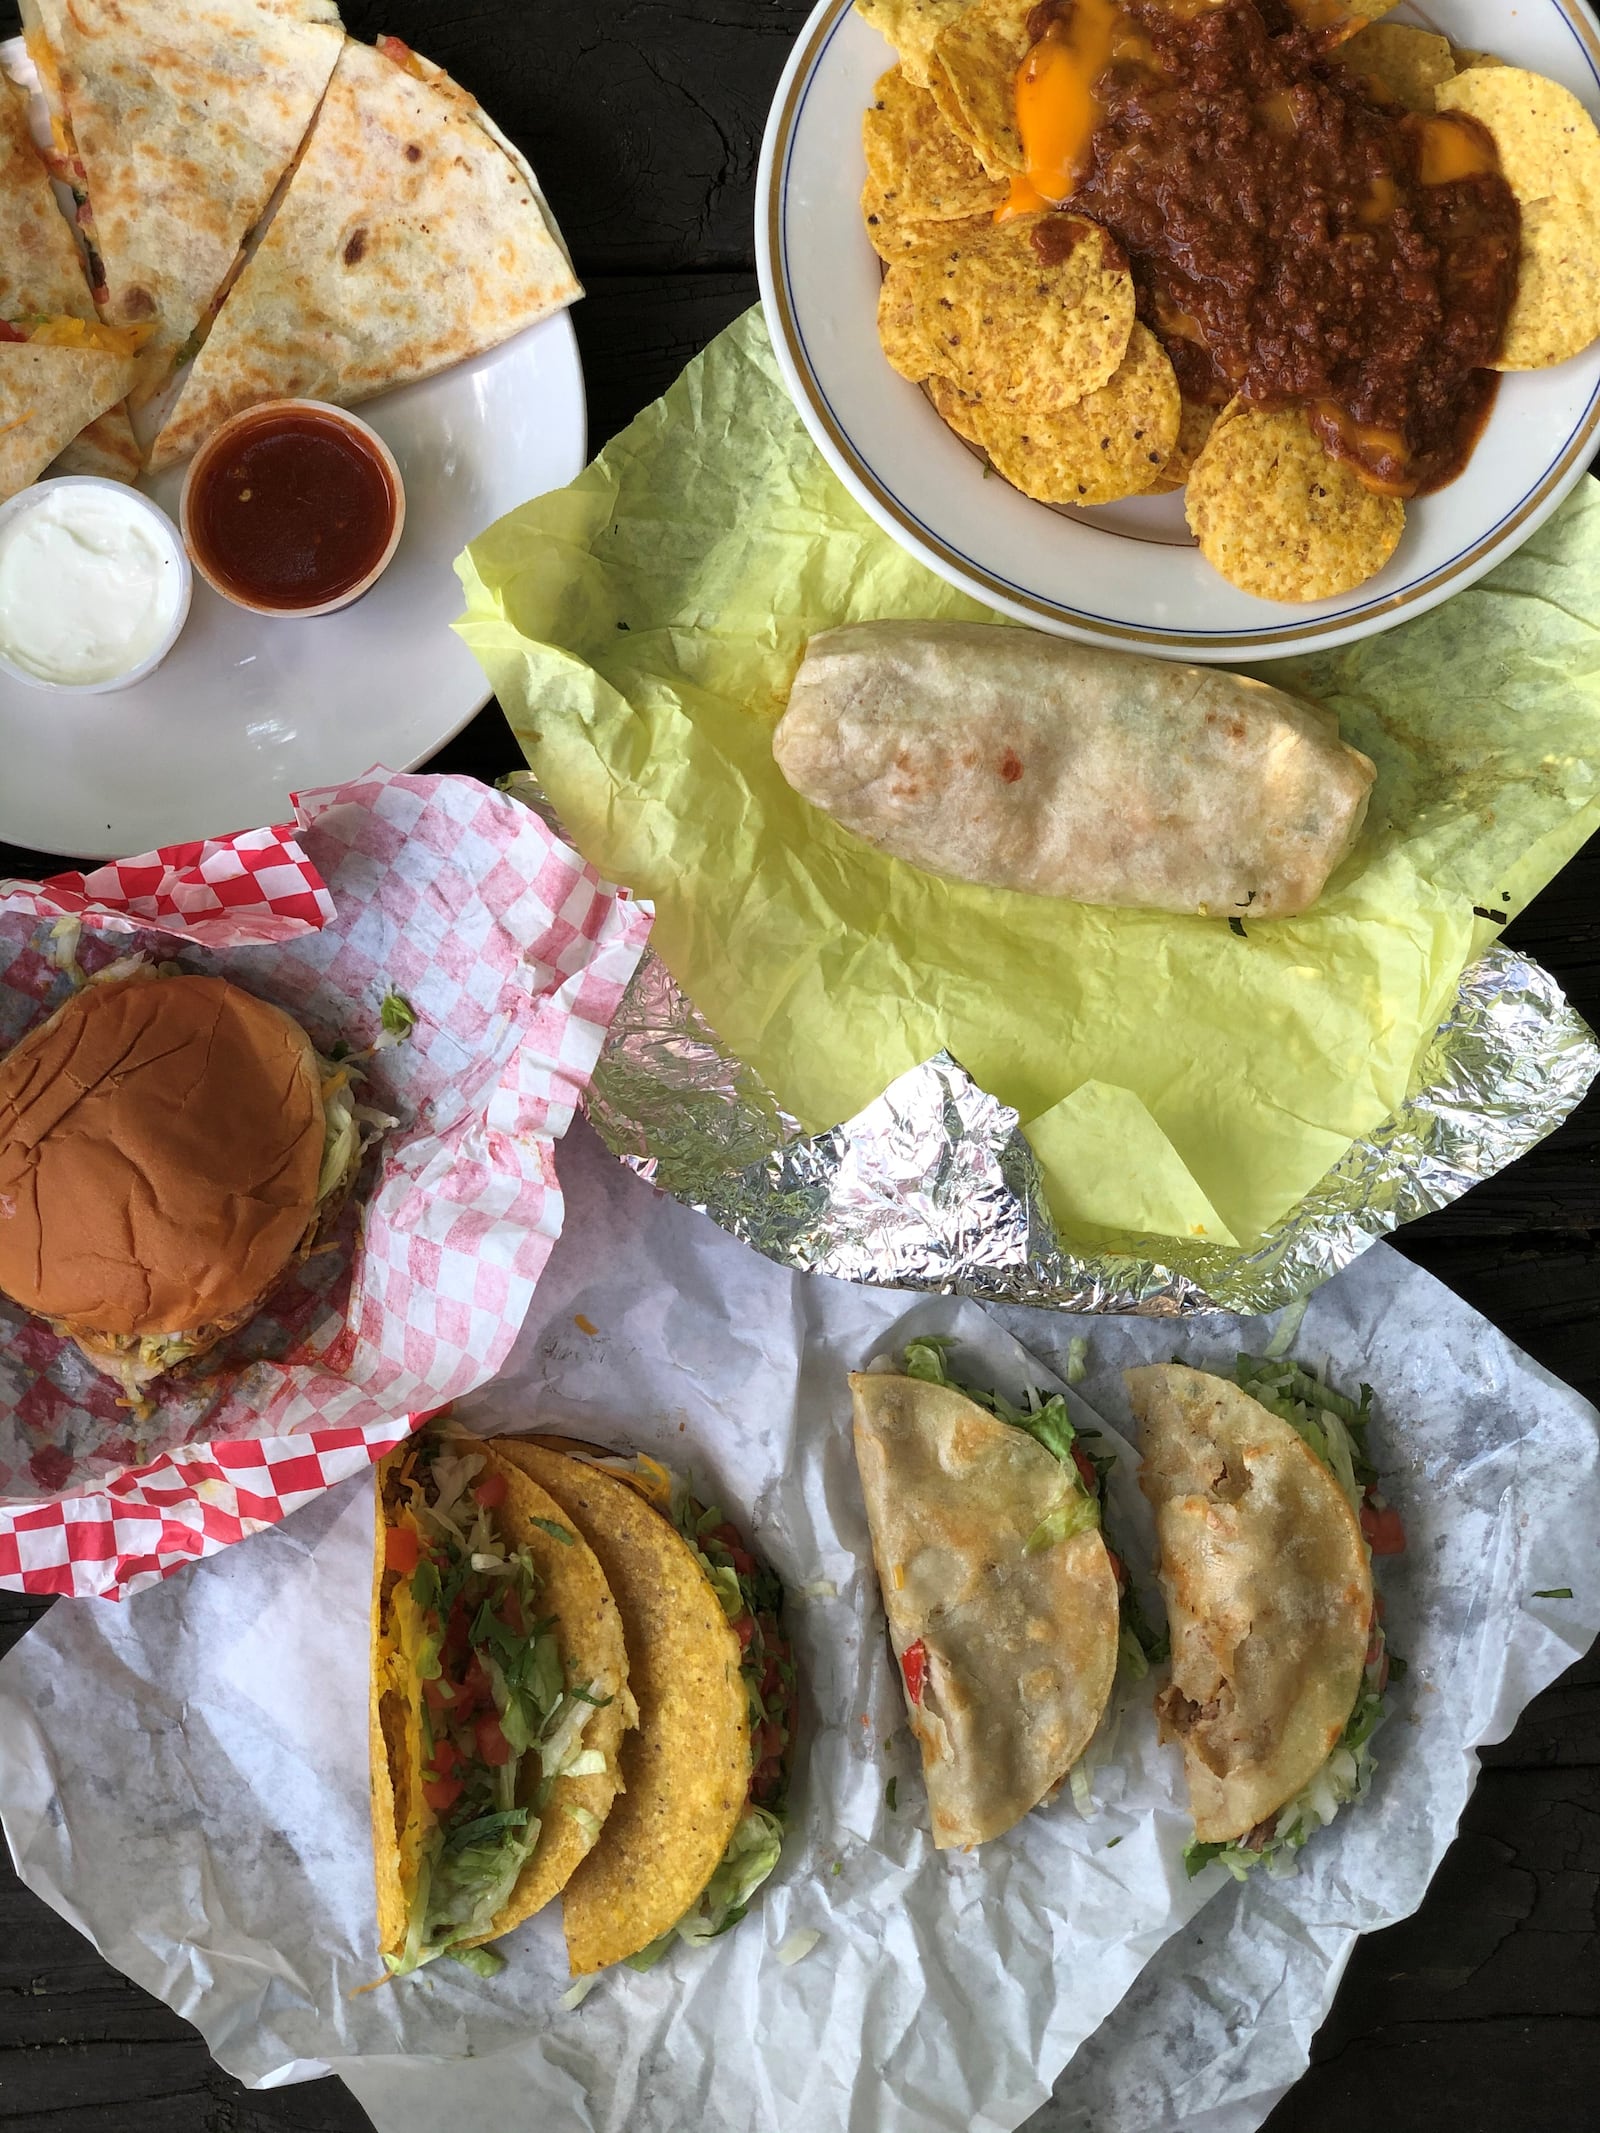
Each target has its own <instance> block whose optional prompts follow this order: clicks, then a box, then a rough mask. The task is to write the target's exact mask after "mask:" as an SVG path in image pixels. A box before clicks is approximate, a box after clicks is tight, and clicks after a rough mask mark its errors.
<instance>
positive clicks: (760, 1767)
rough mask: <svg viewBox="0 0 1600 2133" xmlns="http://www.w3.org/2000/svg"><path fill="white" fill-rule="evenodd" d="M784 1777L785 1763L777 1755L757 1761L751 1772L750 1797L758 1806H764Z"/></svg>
mask: <svg viewBox="0 0 1600 2133" xmlns="http://www.w3.org/2000/svg"><path fill="white" fill-rule="evenodd" d="M782 1777H783V1765H782V1764H781V1763H780V1762H779V1761H778V1759H777V1757H776V1756H772V1757H769V1758H768V1760H767V1761H765V1762H761V1763H757V1765H756V1767H755V1768H754V1770H752V1771H751V1773H750V1797H751V1799H752V1800H754V1801H755V1803H756V1805H757V1806H758V1807H760V1806H763V1805H764V1804H765V1803H766V1802H767V1801H768V1800H769V1799H771V1798H772V1796H773V1794H774V1793H776V1791H777V1789H778V1785H779V1782H780V1781H781V1779H782Z"/></svg>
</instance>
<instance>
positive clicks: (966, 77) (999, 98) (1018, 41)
mask: <svg viewBox="0 0 1600 2133" xmlns="http://www.w3.org/2000/svg"><path fill="white" fill-rule="evenodd" d="M1036 5H1037V0H973V4H972V6H970V7H968V8H965V9H963V10H962V12H961V14H959V15H958V16H957V17H956V19H955V20H954V21H953V22H952V23H950V25H949V26H948V28H946V29H944V30H943V31H941V32H940V35H939V38H938V40H937V42H936V43H935V45H934V48H933V58H932V62H931V64H930V67H929V76H928V86H929V88H930V90H931V92H932V94H933V96H934V98H935V99H936V101H937V102H938V105H939V108H940V110H941V111H943V112H944V114H945V117H946V118H947V119H948V120H949V122H950V123H951V124H952V125H953V126H954V128H955V130H956V132H957V133H959V134H960V135H962V137H963V138H964V139H966V140H970V141H971V143H972V145H973V148H974V149H975V151H976V153H977V157H978V160H979V162H980V163H981V164H982V165H983V167H984V169H985V170H986V171H987V172H988V173H989V175H990V177H991V178H1010V177H1012V176H1014V175H1016V174H1017V173H1019V172H1021V171H1022V170H1024V169H1025V168H1026V167H1027V160H1028V159H1027V155H1026V153H1025V152H1024V150H1023V146H1022V135H1021V134H1020V133H1019V132H1018V131H1017V92H1016V81H1017V69H1018V68H1019V67H1020V66H1021V65H1022V62H1023V61H1024V60H1025V59H1026V58H1027V56H1028V53H1029V52H1030V50H1031V49H1032V46H1033V39H1032V38H1031V37H1030V36H1029V35H1028V18H1029V16H1030V15H1031V14H1032V13H1033V12H1034V9H1035V7H1036Z"/></svg>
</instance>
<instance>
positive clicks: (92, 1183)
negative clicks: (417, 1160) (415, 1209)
mask: <svg viewBox="0 0 1600 2133" xmlns="http://www.w3.org/2000/svg"><path fill="white" fill-rule="evenodd" d="M350 1079H351V1076H350V1070H349V1069H348V1068H346V1067H337V1066H335V1065H333V1064H332V1063H331V1062H330V1061H328V1060H325V1059H322V1058H320V1057H319V1056H318V1054H317V1052H316V1050H315V1048H314V1046H313V1045H312V1042H311V1039H310V1038H309V1037H308V1036H307V1035H306V1033H305V1031H304V1030H303V1029H301V1027H300V1026H299V1024H298V1023H297V1022H295V1021H294V1020H293V1019H292V1018H291V1017H290V1016H288V1015H286V1014H284V1013H283V1012H282V1011H281V1009H279V1008H276V1007H273V1006H270V1005H269V1004H268V1003H267V1002H266V1001H265V1000H258V999H257V998H256V997H255V996H254V994H252V993H247V992H243V991H241V990H240V988H239V987H238V986H236V985H230V984H229V983H228V982H227V981H226V979H223V978H213V977H159V976H158V975H157V973H156V971H155V969H154V967H153V966H152V965H151V964H149V963H147V962H138V963H136V964H135V966H134V967H133V969H132V970H131V971H130V972H126V973H124V974H122V975H119V976H117V977H114V978H110V979H107V980H96V981H91V982H90V983H89V984H87V985H85V986H84V987H83V988H82V989H81V990H80V991H78V992H76V993H75V994H74V995H73V996H72V998H71V999H69V1000H68V1001H67V1002H66V1004H65V1005H64V1006H63V1007H61V1008H60V1009H58V1011H57V1012H56V1013H55V1014H54V1015H52V1016H51V1017H50V1019H49V1020H48V1021H47V1022H44V1023H41V1024H40V1026H39V1027H38V1028H37V1029H35V1030H32V1031H30V1032H29V1034H28V1035H27V1036H25V1037H24V1038H23V1039H22V1040H21V1042H20V1043H18V1044H16V1045H15V1046H13V1048H12V1049H11V1050H10V1051H9V1052H8V1053H6V1054H5V1056H4V1057H3V1058H0V1292H3V1293H4V1294H5V1295H7V1296H9V1297H10V1298H11V1299H12V1300H13V1301H14V1302H15V1303H18V1304H20V1305H21V1306H22V1307H23V1308H24V1309H25V1310H28V1311H32V1312H35V1313H36V1314H37V1315H38V1316H39V1317H41V1318H44V1319H48V1320H49V1322H50V1324H51V1325H52V1326H53V1327H54V1328H55V1330H56V1331H57V1332H58V1333H60V1334H62V1335H64V1336H65V1337H67V1338H68V1339H71V1340H73V1341H76V1343H77V1344H78V1346H79V1348H81V1349H82V1351H83V1353H84V1354H85V1355H86V1356H87V1357H88V1358H89V1360H90V1362H92V1363H93V1364H94V1365H95V1367H96V1368H97V1369H99V1370H103V1371H105V1372H106V1373H107V1374H108V1375H109V1376H111V1377H114V1378H116V1379H117V1380H118V1381H119V1383H120V1384H121V1385H122V1387H123V1389H124V1391H125V1392H126V1393H127V1395H128V1396H129V1398H130V1399H132V1400H137V1399H138V1398H139V1397H140V1396H141V1394H142V1392H143V1390H144V1388H145V1387H146V1386H148V1385H149V1384H150V1383H151V1381H152V1380H154V1379H156V1378H159V1377H160V1376H161V1375H162V1374H163V1372H165V1371H168V1370H171V1369H173V1368H174V1367H175V1366H176V1365H177V1364H178V1363H181V1362H184V1361H186V1360H188V1359H190V1358H191V1357H194V1356H197V1355H202V1354H204V1353H205V1351H206V1350H207V1349H209V1348H211V1347H214V1346H215V1344H216V1343H217V1342H218V1341H220V1340H221V1339H223V1338H224V1336H225V1335H227V1334H228V1333H231V1332H233V1331H234V1330H235V1329H236V1328H237V1327H239V1326H241V1325H243V1324H245V1323H246V1322H247V1321H248V1320H249V1319H251V1318H252V1317H253V1316H254V1315H255V1313H256V1311H257V1310H258V1309H259V1308H260V1306H261V1304H262V1303H263V1302H264V1301H265V1300H266V1298H267V1297H268V1295H269V1294H270V1293H271V1291H272V1290H273V1289H274V1288H276V1286H277V1285H278V1283H279V1282H280V1281H281V1280H282V1278H283V1276H284V1275H285V1274H286V1273H287V1272H288V1271H289V1269H290V1268H291V1267H292V1266H293V1265H295V1264H296V1263H297V1262H298V1261H299V1260H300V1259H302V1258H303V1257H304V1256H305V1254H306V1253H307V1252H308V1251H309V1250H310V1248H311V1246H312V1243H313V1242H314V1240H315V1238H316V1236H317V1233H318V1230H319V1228H320V1227H321V1226H322V1224H323V1223H324V1221H325V1220H326V1218H327V1217H328V1216H329V1214H330V1213H331V1212H332V1211H333V1210H334V1209H335V1208H336V1207H337V1206H338V1205H339V1204H340V1202H341V1201H342V1199H343V1196H344V1193H345V1190H346V1189H347V1187H348V1186H349V1184H350V1183H351V1181H352V1179H353V1178H354V1175H355V1172H356V1170H357V1168H358V1167H359V1165H360V1161H361V1154H362V1140H361V1133H360V1130H359V1124H358V1110H359V1107H357V1106H356V1105H355V1104H354V1102H353V1098H352V1094H351V1090H350V1086H349V1084H350ZM366 1115H367V1116H371V1115H373V1114H366Z"/></svg>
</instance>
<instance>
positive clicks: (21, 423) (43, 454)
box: [0, 341, 137, 503]
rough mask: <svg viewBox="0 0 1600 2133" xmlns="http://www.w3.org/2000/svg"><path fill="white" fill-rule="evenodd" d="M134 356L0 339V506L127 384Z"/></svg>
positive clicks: (111, 403) (35, 476) (124, 390)
mask: <svg viewBox="0 0 1600 2133" xmlns="http://www.w3.org/2000/svg"><path fill="white" fill-rule="evenodd" d="M136 361H137V358H136V357H134V356H121V355H109V354H105V353H103V352H102V351H101V350H99V349H97V348H50V347H45V348H39V347H35V346H34V345H33V344H32V343H31V342H28V341H0V503H4V501H5V500H6V498H7V497H8V496H15V495H16V493H17V491H18V490H19V489H25V488H26V487H27V486H28V484H29V482H31V481H36V480H37V479H38V477H39V476H40V475H41V474H42V473H43V472H44V470H45V468H46V467H47V466H49V464H50V462H51V461H52V460H53V459H54V458H55V457H56V455H57V454H58V453H59V452H61V451H62V450H63V449H64V448H65V447H66V446H67V445H69V444H71V443H72V441H73V439H74V438H75V437H77V436H79V435H80V434H81V433H82V431H84V430H85V429H86V428H87V427H88V425H89V424H90V423H91V422H93V421H94V420H95V418H96V416H98V415H103V414H104V413H105V412H106V410H107V409H108V408H112V407H115V406H116V405H117V403H118V401H119V400H122V399H123V398H124V397H125V396H126V394H127V391H128V388H129V386H130V385H131V384H132V382H133V373H134V364H135V362H136Z"/></svg>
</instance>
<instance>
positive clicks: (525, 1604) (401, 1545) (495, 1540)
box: [370, 1428, 635, 1977]
mask: <svg viewBox="0 0 1600 2133" xmlns="http://www.w3.org/2000/svg"><path fill="white" fill-rule="evenodd" d="M372 1606H373V1629H372V1637H373V1642H372V1693H371V1714H370V1716H371V1743H372V1840H373V1859H374V1864H375V1868H376V1873H377V1888H378V1945H379V1950H380V1952H381V1954H382V1956H383V1960H384V1964H385V1967H386V1969H387V1970H388V1972H389V1974H390V1975H391V1976H394V1977H403V1976H406V1975H407V1974H409V1973H410V1972H411V1971H413V1970H416V1969H417V1968H419V1967H420V1966H421V1965H422V1964H424V1963H428V1962H432V1961H433V1960H434V1959H435V1958H436V1957H437V1956H441V1955H448V1956H451V1957H453V1958H454V1959H455V1960H457V1961H462V1962H467V1963H469V1966H470V1967H471V1968H473V1969H475V1970H478V1971H479V1972H481V1973H483V1974H485V1975H487V1974H490V1973H492V1972H493V1971H494V1970H497V1969H499V1968H500V1961H499V1958H498V1957H495V1956H492V1955H489V1954H487V1953H485V1952H484V1951H483V1943H484V1942H485V1941H489V1940H494V1939H496V1938H497V1937H498V1936H499V1935H501V1934H503V1933H509V1932H510V1931H511V1930H512V1928H513V1927H514V1926H518V1925H520V1924H521V1923H522V1921H523V1920H524V1919H526V1918H530V1917H532V1915H533V1913H534V1912H535V1911H537V1910H539V1909H541V1908H542V1907H543V1905H545V1904H546V1903H548V1902H549V1900H550V1899H551V1897H552V1896H555V1895H558V1894H559V1893H560V1891H561V1889H562V1888H563V1887H564V1886H565V1884H566V1882H567V1880H568V1879H569V1877H570V1876H571V1874H572V1873H573V1870H574V1869H575V1868H576V1867H577V1866H578V1864H579V1862H580V1861H581V1860H582V1859H583V1858H584V1856H585V1855H586V1853H587V1852H588V1851H589V1849H590V1848H591V1846H592V1845H593V1844H594V1842H595V1839H596V1838H597V1837H598V1836H599V1834H600V1831H601V1828H602V1826H603V1824H604V1822H605V1820H606V1817H607V1816H608V1815H609V1813H610V1812H611V1807H612V1803H613V1801H614V1800H615V1799H616V1797H617V1794H618V1792H619V1791H620V1789H621V1785H622V1772H621V1768H620V1765H619V1761H618V1750H619V1748H620V1745H621V1741H622V1737H623V1734H624V1733H625V1731H626V1730H627V1728H628V1727H630V1726H631V1725H632V1724H633V1722H634V1717H635V1712H634V1704H633V1698H632V1696H631V1694H630V1693H629V1688H628V1658H627V1651H626V1648H625V1645H624V1642H623V1634H622V1624H621V1621H620V1619H619V1617H618V1614H617V1607H616V1602H615V1601H614V1600H613V1598H612V1597H611V1592H610V1588H609V1587H608V1585H607V1584H606V1580H605V1575H604V1572H603V1571H602V1570H601V1568H600V1565H599V1563H598V1561H597V1560H596V1559H595V1556H594V1554H593V1553H592V1551H591V1550H590V1549H589V1547H588V1545H587V1544H586V1542H585V1541H584V1540H583V1538H582V1536H581V1534H579V1533H578V1532H577V1530H576V1529H575V1527H574V1525H573V1524H572V1522H571V1521H570V1520H569V1519H568V1518H567V1517H566V1516H565V1514H564V1513H563V1512H562V1509H561V1507H560V1505H559V1504H557V1503H556V1502H555V1501H554V1500H553V1499H552V1498H551V1497H549V1496H547V1495H546V1494H545V1492H544V1491H543V1490H542V1489H541V1488H539V1486H538V1485H537V1483H535V1482H534V1481H532V1480H530V1479H529V1477H528V1476H527V1475H526V1474H524V1473H522V1472H520V1471H519V1470H518V1469H517V1468H515V1467H513V1466H510V1465H507V1464H506V1463H505V1462H504V1461H502V1460H500V1459H499V1458H497V1457H496V1456H495V1454H494V1453H493V1452H492V1451H491V1450H490V1449H488V1448H487V1447H486V1446H484V1445H483V1444H481V1443H480V1442H479V1441H478V1440H477V1439H476V1438H472V1437H468V1436H465V1435H463V1434H460V1433H458V1432H453V1431H446V1430H442V1429H438V1428H435V1429H431V1430H427V1431H424V1432H423V1434H422V1435H420V1436H418V1437H413V1438H410V1439H408V1440H407V1441H406V1443H404V1444H402V1445H399V1446H397V1447H396V1449H395V1450H394V1451H392V1452H390V1453H388V1454H387V1456H386V1457H385V1458H383V1459H382V1460H381V1461H380V1462H379V1464H378V1477H377V1550H376V1558H375V1562H374V1570H373V1600H372Z"/></svg>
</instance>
